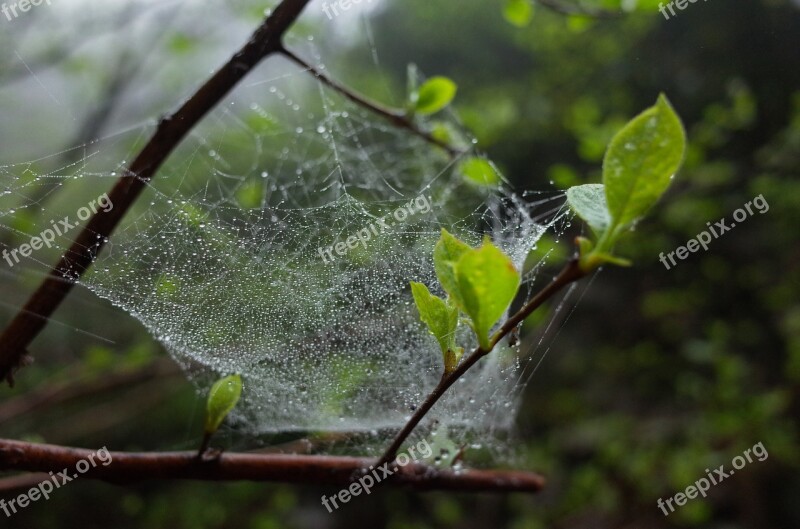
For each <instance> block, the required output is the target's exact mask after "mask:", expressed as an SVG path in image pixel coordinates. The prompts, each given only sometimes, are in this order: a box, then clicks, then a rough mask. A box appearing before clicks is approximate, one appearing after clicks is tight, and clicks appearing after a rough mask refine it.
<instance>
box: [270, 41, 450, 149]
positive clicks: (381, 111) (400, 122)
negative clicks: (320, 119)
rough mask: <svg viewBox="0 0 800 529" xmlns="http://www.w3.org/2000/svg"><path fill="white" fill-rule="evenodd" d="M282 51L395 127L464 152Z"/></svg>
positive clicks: (395, 110) (444, 147) (398, 111)
mask: <svg viewBox="0 0 800 529" xmlns="http://www.w3.org/2000/svg"><path fill="white" fill-rule="evenodd" d="M280 52H281V53H282V54H283V55H285V56H286V57H287V58H288V59H291V60H292V61H294V62H295V63H297V65H298V66H300V67H301V68H303V69H304V70H307V71H308V72H310V73H311V74H312V75H313V76H314V77H316V78H317V79H318V80H319V81H320V82H321V83H322V84H324V85H326V86H327V87H329V88H331V89H333V90H334V91H336V92H338V93H340V94H341V95H343V96H344V97H346V98H347V99H349V100H350V101H352V102H353V103H355V104H357V105H360V106H362V107H364V108H366V109H368V110H370V111H372V112H374V113H375V114H377V115H379V116H381V117H382V118H384V119H386V120H387V121H389V122H390V123H391V124H392V125H394V126H395V127H398V128H401V129H406V130H408V131H409V132H411V133H412V134H415V135H416V136H419V137H420V138H422V139H423V140H425V141H427V142H428V143H430V144H432V145H435V146H437V147H440V148H442V149H444V150H445V151H447V154H449V155H450V156H451V157H453V158H455V157H457V156H459V155H460V154H463V153H462V152H461V151H459V150H458V149H456V148H455V147H453V146H452V145H449V144H448V143H446V142H444V141H442V140H439V139H437V138H434V137H433V135H432V134H431V133H430V132H428V131H426V130H423V129H422V128H420V126H419V125H417V124H416V123H414V121H413V119H411V118H409V116H408V115H407V114H406V113H405V112H403V111H401V110H397V109H394V108H389V107H386V106H383V105H382V104H380V103H377V102H375V101H371V100H369V99H367V98H366V97H364V96H363V95H361V94H358V93H356V92H354V91H353V90H350V89H349V88H347V87H346V86H344V85H342V84H341V83H339V82H337V81H334V80H333V79H331V78H330V77H328V76H326V75H325V74H324V73H322V72H321V71H319V70H318V69H316V68H314V67H313V66H311V65H310V64H309V63H308V62H306V61H305V60H303V59H301V58H300V57H298V56H297V55H295V54H294V53H293V52H291V51H289V50H287V49H286V48H281V50H280Z"/></svg>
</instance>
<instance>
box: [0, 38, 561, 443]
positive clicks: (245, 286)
mask: <svg viewBox="0 0 800 529" xmlns="http://www.w3.org/2000/svg"><path fill="white" fill-rule="evenodd" d="M304 47H305V48H306V50H305V51H306V53H307V54H309V55H311V56H314V57H315V60H317V61H319V60H320V58H319V56H318V55H317V54H316V52H315V51H314V48H313V45H312V44H309V43H307V42H306V43H305V46H304ZM319 67H320V68H322V69H324V65H321V64H320V65H319ZM437 119H438V120H439V121H441V122H443V124H444V125H446V127H447V129H448V130H449V131H450V134H451V141H452V142H453V143H454V144H455V145H457V146H459V147H461V148H464V149H466V150H468V151H470V152H469V153H468V154H469V155H473V154H475V153H474V152H472V148H473V145H474V143H475V141H474V139H473V138H471V137H470V136H469V135H468V133H467V132H466V131H464V130H463V128H462V127H461V126H460V124H459V123H458V121H457V119H456V117H455V116H454V115H452V114H447V115H445V116H444V117H443V118H437ZM153 126H154V125H153V124H149V125H147V126H138V127H133V128H132V129H129V130H126V131H122V132H119V133H117V134H114V135H112V136H109V137H106V138H102V139H100V140H98V141H97V142H94V143H93V144H91V145H84V146H81V147H80V149H82V150H83V151H84V153H83V154H82V155H81V156H80V157H79V161H78V162H75V163H73V164H70V165H69V166H66V167H62V168H61V169H60V170H58V171H55V172H48V173H40V172H38V170H37V167H38V166H39V162H40V161H26V162H24V163H16V164H12V165H4V166H0V183H2V186H3V190H2V192H0V226H2V230H3V231H4V232H6V234H7V235H11V234H13V235H14V236H20V235H23V236H25V237H30V236H33V235H34V234H36V233H39V232H40V230H41V229H44V228H46V227H47V226H48V224H47V223H42V222H40V221H37V222H33V221H31V222H29V223H27V224H26V223H25V222H22V221H21V219H25V218H27V217H26V216H27V215H28V214H30V215H31V216H32V215H33V213H36V214H37V215H38V216H40V217H41V218H47V219H59V218H61V217H62V216H63V215H70V214H71V215H72V216H73V217H74V211H72V210H71V209H70V208H73V209H74V204H76V203H79V204H81V203H85V202H86V197H89V198H94V197H95V196H97V195H98V194H100V193H99V192H98V191H97V190H98V189H100V190H104V189H107V188H108V187H110V184H111V182H112V181H113V180H112V179H116V178H118V177H119V176H118V173H120V174H121V172H122V170H123V169H122V168H123V167H124V166H125V165H126V161H125V160H127V159H130V157H131V156H132V154H133V153H135V152H136V151H137V149H138V148H139V147H141V145H142V142H143V141H144V139H145V138H147V137H149V135H150V133H151V132H152V130H153ZM424 126H431V124H430V123H427V124H424ZM440 126H441V125H440ZM123 150H124V151H123ZM121 152H125V153H127V154H124V155H122V156H120V157H119V158H115V157H116V156H119V153H121ZM463 156H466V155H463ZM463 156H462V158H463ZM114 159H116V160H117V161H116V162H113V163H112V162H111V161H112V160H114ZM120 159H121V160H122V161H119V160H120ZM460 161H461V159H452V158H451V157H449V156H448V155H446V153H444V152H443V151H442V150H441V149H439V148H437V147H435V146H432V145H431V144H430V143H428V142H426V141H424V140H423V139H421V138H419V137H418V136H416V135H414V134H412V133H410V132H409V131H407V130H404V129H398V128H396V127H393V126H391V125H389V124H388V123H386V122H385V121H383V120H382V118H380V117H378V116H376V115H375V114H373V113H371V112H370V111H368V110H365V109H363V108H361V107H358V106H355V105H354V104H352V103H351V102H349V101H348V100H347V99H345V98H343V97H342V96H341V95H339V94H337V93H336V92H334V91H332V90H330V89H328V88H326V87H324V86H322V85H321V84H320V83H319V82H318V81H316V80H315V79H314V78H313V76H311V75H309V74H308V73H306V72H302V71H301V72H298V71H297V70H296V69H294V70H289V71H287V74H286V75H282V76H280V77H278V78H275V79H264V80H260V81H258V80H257V81H251V82H249V83H248V84H245V85H243V86H241V87H239V88H238V89H237V91H236V92H235V94H233V95H232V96H231V97H230V99H228V100H227V101H226V102H225V103H224V104H221V105H220V106H219V107H218V108H217V109H215V110H214V111H213V112H212V113H211V114H210V115H209V116H208V117H207V118H206V119H205V120H204V121H203V122H202V123H201V125H199V126H198V127H197V128H195V130H193V131H192V133H191V135H190V137H189V138H187V139H186V140H185V141H184V142H183V144H182V145H181V146H180V147H179V148H178V149H177V151H176V152H175V153H174V154H173V156H171V158H170V160H169V161H168V163H167V164H166V165H165V166H164V167H163V168H162V170H161V171H160V172H159V174H158V176H157V177H156V178H155V179H154V180H153V181H152V182H151V183H150V184H149V186H148V189H147V191H146V192H145V195H144V196H143V197H142V198H141V200H140V203H139V204H137V206H136V207H135V208H133V209H132V210H131V211H130V212H129V213H128V214H127V216H126V218H125V219H124V220H123V223H122V225H121V226H120V227H119V228H118V230H117V231H116V233H115V234H114V235H113V237H112V238H111V240H110V241H109V242H108V244H107V246H106V248H105V249H104V250H103V252H101V254H100V255H99V257H98V258H97V260H96V262H95V264H94V266H93V267H92V268H91V269H90V271H89V272H88V273H87V274H86V275H85V276H84V277H83V278H81V280H80V284H81V285H83V286H85V287H86V288H88V289H89V290H91V291H92V292H94V293H95V294H96V295H97V296H99V297H101V298H104V299H107V300H110V301H111V302H112V303H113V304H114V305H116V306H118V307H120V308H122V309H123V310H124V311H126V312H128V313H129V314H131V315H132V316H133V317H135V318H136V319H137V320H139V321H140V322H141V323H142V324H143V325H144V326H145V327H146V328H147V329H148V331H149V332H150V333H151V334H152V335H153V336H154V337H155V338H156V339H157V340H158V341H159V342H161V343H162V344H163V345H164V347H165V348H166V350H167V351H168V352H169V354H170V355H171V356H172V357H173V358H174V359H175V360H176V361H177V362H178V363H180V365H181V366H182V367H183V368H184V369H185V371H186V372H187V374H188V375H189V376H190V377H191V378H192V379H193V380H195V381H196V383H197V384H198V388H201V389H204V388H207V387H208V384H209V383H210V381H212V380H213V379H215V378H217V377H218V376H220V375H222V374H229V373H241V374H242V375H243V378H244V381H245V392H244V395H243V399H242V402H241V404H240V406H239V407H237V409H236V411H235V414H234V419H235V421H236V423H237V424H238V426H239V427H240V428H242V429H244V430H245V431H248V432H250V433H251V434H254V435H262V434H274V433H277V432H281V433H286V432H297V433H302V432H309V431H327V432H369V433H372V434H373V435H375V434H377V433H378V432H384V431H387V432H388V431H392V430H394V429H396V428H397V427H399V426H401V425H402V424H404V423H405V422H406V420H407V419H408V417H409V415H410V414H411V413H412V411H413V409H414V406H416V405H418V404H419V403H420V402H421V400H422V399H424V397H425V396H426V395H427V394H428V393H429V392H430V391H431V390H432V389H433V387H434V386H435V385H436V383H437V382H438V380H439V378H440V377H441V373H442V370H443V367H442V360H441V352H440V351H439V349H438V345H437V343H436V341H435V340H434V339H433V337H432V336H431V335H430V334H429V332H428V331H427V329H426V328H425V327H424V326H423V324H422V323H420V321H419V318H418V315H417V312H416V308H415V307H414V304H413V301H412V299H411V295H410V291H409V287H408V285H409V282H410V281H419V282H422V283H425V284H426V285H429V286H430V287H432V290H433V291H434V292H436V293H437V294H439V295H442V294H443V293H442V292H441V291H440V290H438V287H437V285H438V281H437V280H436V277H435V273H434V270H433V262H432V251H433V246H434V244H435V243H436V241H437V239H438V237H439V234H440V231H441V229H442V228H446V229H448V230H449V231H451V232H453V233H455V234H456V235H457V236H459V237H461V238H462V239H464V240H465V241H467V242H469V243H471V244H473V245H477V244H479V243H480V240H481V238H482V236H483V235H484V234H489V235H490V236H491V238H492V239H493V240H494V241H495V243H496V244H498V245H499V246H500V247H501V248H503V249H504V250H505V251H506V252H507V253H508V254H509V255H511V256H512V258H513V260H514V262H515V264H516V266H517V267H518V268H519V269H524V267H525V261H526V258H527V256H528V254H529V253H530V250H531V249H532V248H534V247H535V245H536V243H537V241H538V240H539V238H540V237H541V236H542V235H543V233H544V232H545V231H546V230H547V229H549V228H552V229H553V230H555V231H556V232H558V231H559V230H560V229H561V228H563V226H561V227H558V225H559V224H560V223H561V221H562V220H563V215H564V213H563V210H562V203H563V195H562V194H560V193H533V194H529V195H526V196H523V197H517V196H515V195H513V194H512V193H510V192H509V191H508V190H507V188H506V186H505V184H501V185H499V186H497V187H492V188H487V187H477V186H475V185H473V184H470V183H468V182H466V181H465V179H464V177H463V175H462V174H461V172H460V170H459V167H460V165H459V164H460ZM109 166H116V167H117V170H116V171H111V172H109V171H108V167H109ZM64 184H70V185H69V186H68V188H65V189H61V187H62V186H64ZM56 191H59V193H55V192H56ZM100 192H102V191H100ZM76 197H82V198H81V199H80V200H78V199H76ZM45 199H48V200H45ZM45 203H46V207H45V206H44V204H45ZM40 211H41V212H42V213H39V212H40ZM399 211H404V212H405V213H403V214H399V213H397V212H399ZM401 217H402V218H401ZM381 219H383V220H384V221H385V223H382V222H381ZM365 232H369V233H370V238H369V240H361V239H359V240H358V243H357V244H355V245H354V244H353V239H354V238H358V235H359V234H361V235H362V238H363V234H364V233H365ZM76 233H77V229H76V231H75V232H72V237H74V236H75V234H76ZM72 237H70V234H65V236H63V237H59V238H57V240H56V243H55V245H54V246H55V247H54V250H59V251H63V250H65V249H66V248H68V247H69V244H70V243H71V241H72ZM337 244H338V245H339V246H338V248H342V247H346V251H344V252H340V251H339V250H336V248H337ZM5 246H6V247H9V246H8V245H5ZM326 249H333V250H331V251H330V253H327V254H326V253H325V250H326ZM87 250H90V249H87ZM59 253H60V252H59ZM44 255H47V254H46V253H34V254H33V255H32V256H31V257H30V259H27V260H26V261H25V266H29V267H31V268H34V269H37V270H41V271H42V272H44V271H45V270H46V269H47V266H48V265H49V264H50V263H51V260H50V259H49V257H44ZM539 264H540V263H539ZM536 270H538V264H537V266H535V267H534V268H533V270H532V271H530V272H528V273H527V274H526V275H525V278H524V281H525V285H527V286H528V288H530V285H532V283H533V280H534V279H535V276H536V274H535V271H536ZM463 327H465V326H462V330H461V331H460V333H461V334H460V336H459V344H460V345H462V346H464V347H465V348H466V349H467V350H469V349H471V348H472V347H473V346H475V345H476V344H475V341H474V338H473V337H472V336H471V335H470V333H468V332H467V331H466V330H465V329H464V328H463ZM524 367H525V366H524V363H523V361H522V360H521V359H520V358H519V357H518V355H517V354H516V353H515V351H514V350H510V349H507V348H506V349H503V348H500V349H499V350H497V351H495V352H493V353H492V354H491V355H489V356H488V357H487V358H486V359H484V360H483V361H481V362H480V363H479V364H478V365H476V366H475V367H474V368H473V369H472V370H471V371H470V372H469V373H467V375H466V376H464V377H463V378H462V379H461V380H460V381H459V382H458V383H457V384H456V385H455V386H454V387H453V388H452V389H451V390H450V391H449V393H448V394H447V395H446V396H445V397H444V398H443V399H442V400H441V401H440V403H439V404H437V406H436V407H435V408H434V409H433V410H432V412H431V413H430V415H429V417H430V418H431V419H433V421H432V422H431V423H430V424H433V425H439V427H444V428H446V429H448V430H450V431H454V432H458V433H457V434H452V435H455V436H456V437H457V438H458V439H460V440H464V439H473V438H475V437H479V436H480V437H485V436H486V435H487V434H490V435H494V436H496V435H499V434H500V433H502V432H506V431H508V430H509V428H510V427H511V426H512V424H513V421H514V418H515V415H516V408H517V406H518V402H519V395H520V390H521V389H522V384H520V380H521V379H522V374H523V372H524ZM381 435H382V434H379V437H380V436H381Z"/></svg>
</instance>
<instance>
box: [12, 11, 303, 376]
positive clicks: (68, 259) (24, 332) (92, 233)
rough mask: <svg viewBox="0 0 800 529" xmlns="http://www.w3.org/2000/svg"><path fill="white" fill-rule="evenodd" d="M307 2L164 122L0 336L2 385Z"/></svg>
mask: <svg viewBox="0 0 800 529" xmlns="http://www.w3.org/2000/svg"><path fill="white" fill-rule="evenodd" d="M308 2H309V0H283V2H281V3H280V4H279V5H278V7H277V8H276V9H275V11H274V12H273V13H272V14H271V15H270V16H268V17H267V19H266V20H265V21H264V23H263V24H262V25H261V26H260V27H259V28H258V29H257V30H256V31H255V33H254V34H253V36H252V37H251V38H250V40H249V41H248V42H247V44H245V45H244V47H242V48H241V49H240V50H239V51H238V52H237V53H236V54H235V55H234V56H233V57H231V59H230V60H229V61H228V62H227V63H225V65H223V66H222V67H221V68H220V69H219V70H218V71H217V72H216V73H215V74H214V75H213V76H212V77H211V78H210V79H208V81H206V82H205V84H203V86H202V87H200V89H198V91H197V92H195V94H194V95H193V96H192V97H191V98H189V100H187V101H186V102H185V103H184V104H183V105H182V106H181V107H180V109H179V110H178V111H177V112H175V113H174V114H172V115H170V116H167V117H165V118H163V119H162V120H161V122H160V123H159V125H158V128H157V129H156V131H155V133H154V134H153V136H152V137H151V138H150V141H148V142H147V144H146V145H145V146H144V148H143V149H142V150H141V152H140V153H139V155H138V156H137V157H136V158H135V159H134V161H133V162H132V163H131V165H130V167H129V168H128V169H127V170H126V171H123V175H122V176H121V177H120V179H119V180H118V181H117V183H116V185H115V186H114V187H113V188H112V190H111V191H110V192H109V201H110V202H111V203H112V204H114V207H113V208H112V209H109V210H108V211H106V210H100V211H98V212H97V214H95V215H94V216H93V217H92V218H91V219H89V222H88V223H87V224H86V226H85V227H84V229H83V230H82V231H81V232H80V234H79V235H78V236H77V238H76V239H75V242H74V243H73V244H72V246H71V247H70V248H69V250H67V251H66V252H65V253H64V254H63V255H62V256H61V258H60V259H59V261H58V263H57V264H56V265H55V267H53V269H52V270H51V271H50V273H49V275H48V277H47V278H46V279H45V280H44V281H43V282H42V284H41V285H40V286H39V288H38V289H37V290H36V292H35V293H34V294H33V295H32V296H31V297H30V299H29V300H28V302H27V303H26V304H25V306H24V307H23V308H22V309H21V310H20V311H19V312H18V313H17V315H16V317H15V318H14V319H13V320H12V321H11V323H10V324H9V325H8V327H6V329H5V331H3V333H2V335H0V379H6V380H7V381H8V383H9V384H10V385H13V383H14V378H13V374H14V371H15V370H16V369H18V368H19V367H21V366H22V365H23V363H24V362H25V361H26V360H27V359H28V354H27V348H28V346H29V345H30V343H31V341H33V339H34V338H36V336H37V335H38V334H39V332H41V330H42V329H43V328H44V326H45V325H46V323H47V319H48V318H49V317H50V316H51V315H52V314H53V312H54V311H55V309H56V308H57V307H58V306H59V305H60V304H61V302H62V301H63V300H64V298H65V297H66V296H67V294H68V293H69V292H70V290H72V287H73V286H74V284H75V282H76V281H77V280H78V279H79V278H80V277H81V276H82V275H83V274H84V272H86V270H87V269H88V268H89V267H90V266H91V265H92V262H93V260H94V258H95V257H96V256H97V254H98V253H99V252H100V250H101V249H102V247H103V245H104V244H105V241H106V240H107V237H108V236H109V235H111V233H112V232H113V231H114V229H115V228H116V226H117V224H119V222H120V220H122V217H123V216H124V215H125V213H126V212H127V211H128V209H129V208H130V207H131V206H132V205H133V203H134V202H135V201H136V199H137V198H138V197H139V195H140V194H141V193H142V191H143V190H144V189H145V188H146V186H147V184H148V182H150V179H151V178H153V176H155V174H156V172H157V171H158V169H159V168H160V167H161V165H162V164H163V163H164V161H165V160H166V159H167V157H168V156H169V155H170V154H171V153H172V151H173V150H174V149H175V147H177V145H178V144H179V143H180V142H181V140H182V139H183V138H184V137H185V136H186V134H187V133H188V132H189V131H190V130H192V128H193V127H194V126H195V125H196V124H197V123H198V122H199V121H200V120H201V119H202V118H203V117H204V116H205V115H206V114H207V113H208V112H209V111H211V109H213V108H214V107H215V106H216V105H217V104H218V103H219V101H220V100H222V98H223V97H225V95H226V94H228V92H230V91H231V89H233V87H234V86H236V84H238V82H239V81H240V80H241V79H242V78H244V77H245V75H247V74H248V73H249V72H250V71H251V70H252V69H253V68H254V67H255V65H257V64H258V63H259V62H261V60H262V59H264V58H265V57H266V56H268V55H270V54H272V53H275V52H276V51H278V50H279V49H281V48H282V45H281V38H282V37H283V34H284V33H285V32H286V31H287V30H288V29H289V27H290V26H291V25H292V23H293V22H294V21H295V20H296V19H297V17H298V16H299V15H300V13H301V11H302V10H303V8H304V7H305V6H306V4H307V3H308Z"/></svg>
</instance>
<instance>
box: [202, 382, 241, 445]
mask: <svg viewBox="0 0 800 529" xmlns="http://www.w3.org/2000/svg"><path fill="white" fill-rule="evenodd" d="M241 395H242V377H240V376H239V375H231V376H228V377H225V378H221V379H219V380H217V381H216V382H215V383H214V385H213V386H211V391H209V392H208V401H207V402H206V424H205V432H206V434H212V433H214V432H216V431H217V429H219V425H220V424H222V421H224V420H225V417H227V416H228V414H229V413H230V412H231V410H232V409H233V408H234V407H235V406H236V403H237V402H239V397H240V396H241Z"/></svg>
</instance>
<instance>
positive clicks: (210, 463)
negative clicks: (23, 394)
mask: <svg viewBox="0 0 800 529" xmlns="http://www.w3.org/2000/svg"><path fill="white" fill-rule="evenodd" d="M90 455H91V456H93V457H94V460H95V462H96V463H97V466H95V467H93V468H90V469H89V470H88V471H87V472H86V473H85V474H80V477H81V479H98V480H103V481H109V482H113V483H118V484H127V483H135V482H138V481H142V480H149V479H194V480H204V481H233V480H249V481H273V482H284V483H306V484H309V483H314V484H320V485H332V486H347V485H349V484H350V483H352V481H353V475H354V474H355V473H356V472H357V471H358V470H359V469H361V468H364V467H367V466H368V465H370V463H372V460H370V459H364V458H356V457H341V456H305V455H285V454H242V453H239V454H222V455H221V456H219V457H218V458H216V459H211V460H201V459H199V458H198V457H197V452H196V451H191V452H156V453H127V452H111V462H110V463H109V464H108V465H107V466H103V465H102V464H101V463H100V462H99V461H98V458H97V457H96V452H95V451H92V450H86V449H81V448H67V447H62V446H55V445H46V444H33V443H24V442H20V441H9V440H0V469H2V470H23V471H27V472H51V471H52V472H54V473H57V472H59V471H61V470H64V469H68V471H69V475H70V476H71V475H73V474H74V472H73V470H74V469H75V468H76V465H77V463H78V462H79V461H81V460H87V459H88V458H89V456H90ZM378 474H379V475H382V474H381V473H380V472H379V473H378ZM391 477H392V479H391V480H389V479H387V480H385V482H386V483H389V484H391V485H404V486H408V487H410V488H412V489H415V490H452V491H469V492H537V491H539V490H541V489H542V488H543V487H544V478H542V477H541V476H539V475H538V474H535V473H532V472H522V471H496V470H460V471H458V472H455V471H451V470H441V469H437V468H433V467H429V466H427V465H423V464H421V463H409V464H408V465H406V466H404V467H399V468H398V470H397V472H395V473H394V474H393V475H392V476H391ZM381 483H384V482H381Z"/></svg>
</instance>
